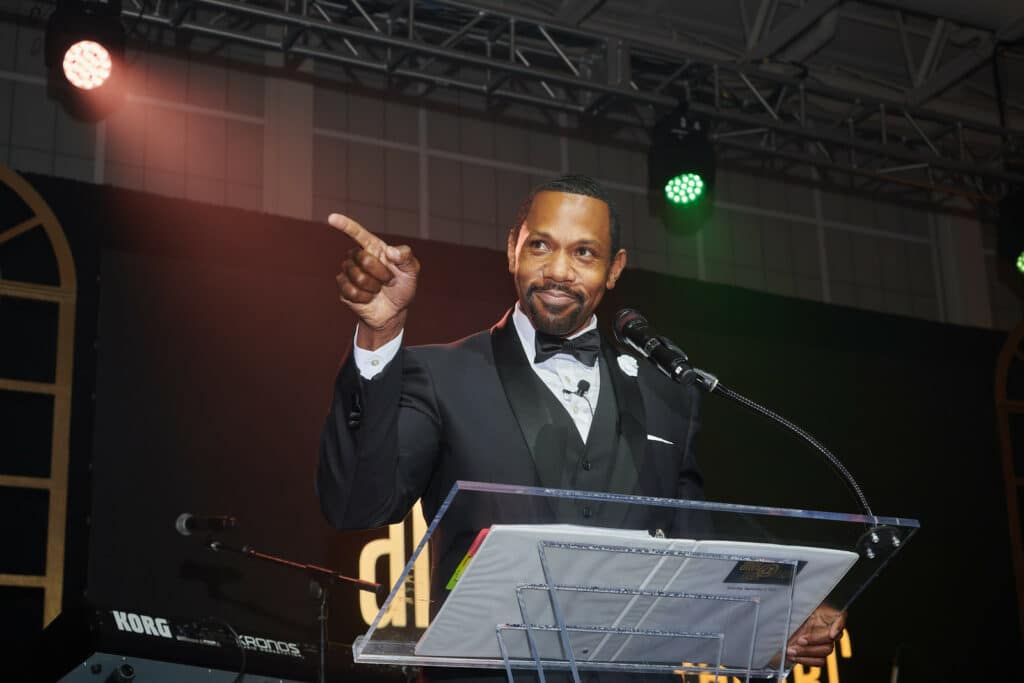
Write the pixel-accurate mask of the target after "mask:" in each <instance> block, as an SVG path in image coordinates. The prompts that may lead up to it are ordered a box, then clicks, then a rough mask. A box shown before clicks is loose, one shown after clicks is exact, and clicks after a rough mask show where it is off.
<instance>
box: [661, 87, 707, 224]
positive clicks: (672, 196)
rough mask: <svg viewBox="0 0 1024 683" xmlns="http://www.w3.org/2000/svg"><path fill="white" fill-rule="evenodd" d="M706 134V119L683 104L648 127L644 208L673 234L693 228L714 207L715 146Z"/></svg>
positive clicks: (700, 222)
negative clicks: (659, 219) (696, 115)
mask: <svg viewBox="0 0 1024 683" xmlns="http://www.w3.org/2000/svg"><path fill="white" fill-rule="evenodd" d="M708 136H709V131H708V126H707V122H706V121H704V120H703V119H700V118H695V117H694V116H691V115H690V114H689V113H688V112H687V107H686V104H685V103H684V104H681V105H680V106H679V107H677V108H676V109H675V110H673V111H671V112H669V113H668V114H666V115H664V116H662V117H661V118H660V119H658V121H657V122H656V123H655V124H654V127H653V128H652V129H651V146H650V149H649V150H648V153H647V201H648V208H649V210H650V213H651V214H652V215H657V216H659V217H660V218H661V221H662V223H663V224H664V225H665V227H666V228H667V229H668V230H670V231H672V232H674V233H676V234H690V233H694V232H696V231H697V230H699V229H700V228H702V227H703V226H704V225H706V224H707V223H708V219H709V218H710V217H711V214H712V212H713V211H714V205H715V203H714V196H715V166H716V163H715V150H714V146H713V145H712V144H711V140H710V139H709V137H708Z"/></svg>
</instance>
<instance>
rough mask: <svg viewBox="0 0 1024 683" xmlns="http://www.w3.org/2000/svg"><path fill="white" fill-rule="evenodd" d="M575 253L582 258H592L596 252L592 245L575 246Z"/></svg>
mask: <svg viewBox="0 0 1024 683" xmlns="http://www.w3.org/2000/svg"><path fill="white" fill-rule="evenodd" d="M576 255H577V256H581V257H583V258H594V257H595V256H597V252H596V251H594V249H593V248H592V247H577V248H576Z"/></svg>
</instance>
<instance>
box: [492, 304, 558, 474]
mask: <svg viewBox="0 0 1024 683" xmlns="http://www.w3.org/2000/svg"><path fill="white" fill-rule="evenodd" d="M491 346H492V348H493V350H494V363H495V366H496V368H497V370H498V377H500V378H501V384H502V387H503V388H504V390H505V396H506V397H507V398H508V404H509V406H510V407H511V408H512V412H513V414H514V415H515V416H516V421H518V422H519V428H520V430H522V433H523V440H524V441H525V442H526V448H527V450H529V452H530V457H531V458H532V459H533V464H534V467H535V468H536V470H537V481H538V482H539V483H540V485H541V486H547V487H553V488H557V487H558V486H559V483H560V482H561V477H562V464H563V463H562V460H563V459H562V457H561V454H563V453H565V448H566V445H567V444H566V443H565V438H566V430H564V429H553V422H554V419H553V416H552V415H551V414H550V412H549V410H548V404H549V403H550V401H548V400H546V398H547V397H545V396H544V395H542V394H541V393H540V392H541V391H547V388H546V387H545V386H544V385H543V384H542V383H541V382H540V381H539V380H537V378H536V375H535V374H534V372H533V369H532V368H531V367H530V360H529V359H528V358H526V356H524V355H523V346H522V344H521V343H520V342H519V335H518V334H516V330H515V325H514V324H513V323H512V312H511V311H509V312H508V313H506V314H505V317H504V318H502V319H501V321H500V322H499V323H498V324H497V325H495V326H494V327H493V328H491ZM559 441H561V442H559Z"/></svg>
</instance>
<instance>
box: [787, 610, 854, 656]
mask: <svg viewBox="0 0 1024 683" xmlns="http://www.w3.org/2000/svg"><path fill="white" fill-rule="evenodd" d="M845 627H846V612H844V611H841V610H837V609H836V608H835V607H832V606H831V605H827V604H825V603H822V604H821V605H820V606H819V607H818V608H817V609H816V610H814V611H813V612H811V616H809V617H807V621H805V622H804V623H803V625H801V626H800V628H798V629H797V630H796V633H794V634H793V637H792V638H790V639H789V645H788V646H787V647H786V662H787V663H789V664H791V665H792V664H803V665H804V666H825V658H826V657H828V656H829V655H830V654H832V650H833V649H835V646H836V641H837V640H839V638H840V637H842V635H843V629H844V628H845Z"/></svg>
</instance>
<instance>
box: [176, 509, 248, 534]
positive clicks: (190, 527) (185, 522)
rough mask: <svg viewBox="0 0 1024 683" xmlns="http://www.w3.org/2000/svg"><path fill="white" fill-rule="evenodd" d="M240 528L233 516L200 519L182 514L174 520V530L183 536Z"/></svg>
mask: <svg viewBox="0 0 1024 683" xmlns="http://www.w3.org/2000/svg"><path fill="white" fill-rule="evenodd" d="M237 526H238V519H237V518H235V517H232V516H231V515H210V516H207V517H200V516H198V515H193V514H190V513H188V512H182V513H181V514H180V515H178V519H176V520H174V528H175V529H177V530H178V533H179V534H181V535H182V536H191V535H192V533H193V532H195V531H227V530H228V529H234V528H235V527H237Z"/></svg>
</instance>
